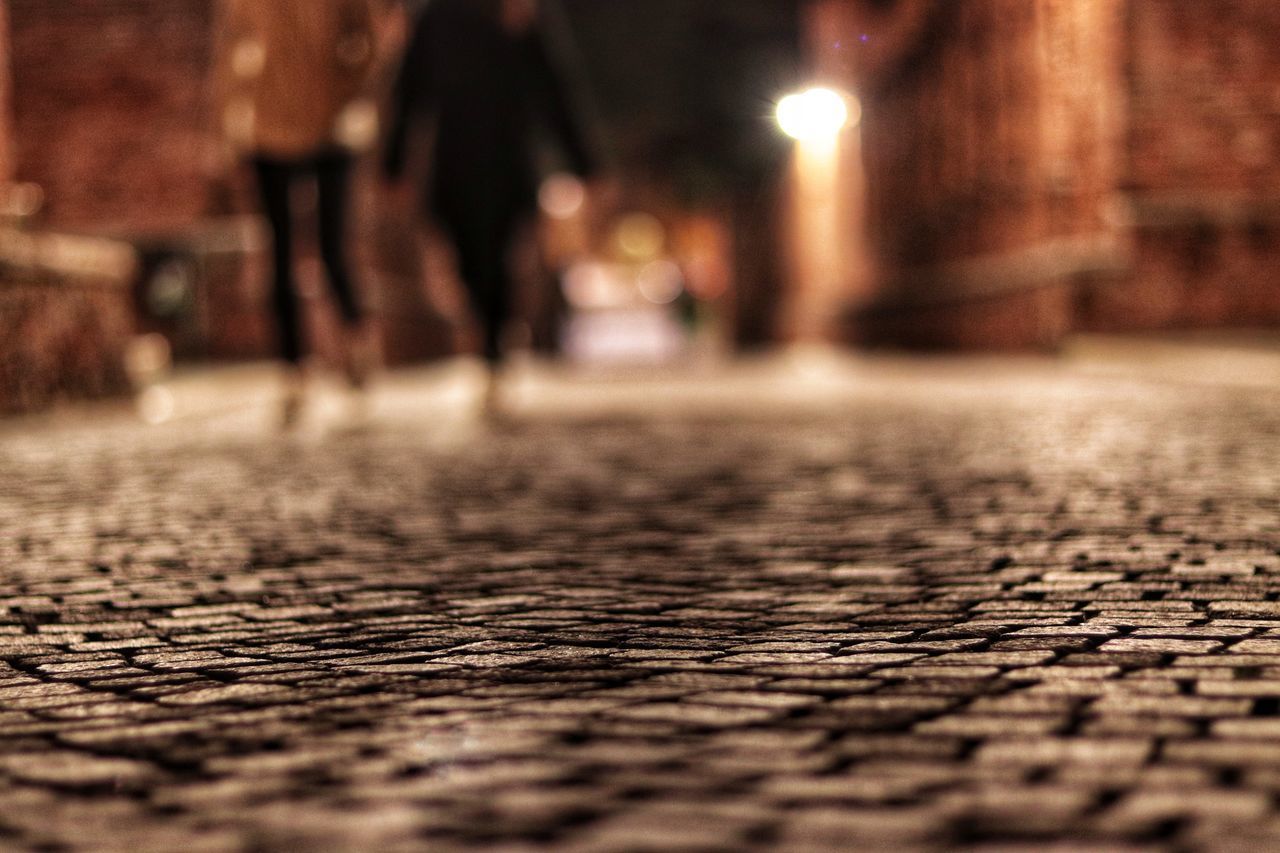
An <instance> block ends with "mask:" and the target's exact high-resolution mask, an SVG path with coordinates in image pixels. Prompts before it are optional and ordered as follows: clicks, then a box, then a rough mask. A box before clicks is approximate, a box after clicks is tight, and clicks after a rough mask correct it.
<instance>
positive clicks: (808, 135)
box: [777, 86, 862, 345]
mask: <svg viewBox="0 0 1280 853" xmlns="http://www.w3.org/2000/svg"><path fill="white" fill-rule="evenodd" d="M861 118H862V108H861V105H860V104H859V103H858V99H857V98H855V97H854V96H852V95H848V94H845V93H842V92H839V91H837V90H835V89H828V88H824V87H822V86H814V87H811V88H809V89H806V90H804V91H802V92H797V93H795V94H792V95H787V96H786V97H785V98H783V99H782V100H781V101H779V102H778V109H777V122H778V126H779V127H780V128H782V132H783V133H785V134H786V135H787V136H789V137H791V138H792V139H794V140H795V141H796V145H795V151H794V152H793V155H792V179H791V182H790V187H791V191H790V196H791V203H790V208H791V210H790V215H789V217H788V219H789V220H790V223H789V228H788V232H789V233H788V242H789V243H790V246H791V252H790V255H791V258H790V264H791V278H792V281H793V284H792V287H791V289H790V293H789V298H788V299H787V300H786V307H785V308H784V318H783V330H784V331H783V334H784V335H785V336H786V337H787V338H788V339H790V340H791V341H792V342H793V343H797V344H802V345H810V344H816V345H821V344H822V343H824V342H825V341H827V340H829V339H830V337H831V335H832V334H833V329H834V327H835V323H836V319H835V318H836V315H837V314H838V312H839V310H840V305H841V302H842V300H843V295H844V288H845V286H846V283H847V280H848V277H847V275H846V268H847V266H848V264H847V262H848V256H849V253H848V249H847V246H846V244H847V243H848V242H849V240H850V239H851V238H850V234H849V232H848V231H847V230H846V228H845V226H846V224H847V222H846V215H847V213H848V211H849V209H850V207H849V205H850V199H848V198H845V197H844V193H846V192H847V191H849V190H850V189H851V187H852V184H851V180H852V179H853V177H854V176H855V175H856V174H857V173H856V172H855V171H852V170H855V169H857V168H858V167H859V163H858V155H857V148H856V146H857V144H858V140H857V135H856V134H852V133H851V134H843V131H844V130H845V129H846V128H849V127H856V126H857V125H858V123H859V122H860V120H861ZM842 134H843V135H842Z"/></svg>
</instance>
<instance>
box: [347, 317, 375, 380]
mask: <svg viewBox="0 0 1280 853" xmlns="http://www.w3.org/2000/svg"><path fill="white" fill-rule="evenodd" d="M346 344H347V348H346V360H345V363H344V365H343V368H344V372H345V373H346V376H347V382H348V384H350V385H351V387H352V388H353V389H355V390H356V391H364V390H365V389H367V388H368V387H369V381H370V380H371V379H372V378H373V374H374V371H376V370H377V366H378V361H379V359H378V341H377V337H376V333H375V330H374V327H373V325H372V324H371V323H368V322H365V323H361V324H360V325H358V326H354V327H352V328H350V329H348V331H347V340H346Z"/></svg>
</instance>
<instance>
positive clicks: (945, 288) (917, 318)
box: [849, 234, 1131, 350]
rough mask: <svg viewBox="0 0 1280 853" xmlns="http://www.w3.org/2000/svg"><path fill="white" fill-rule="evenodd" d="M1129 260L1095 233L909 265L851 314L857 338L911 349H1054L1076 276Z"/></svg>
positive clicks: (1066, 325) (1106, 273)
mask: <svg viewBox="0 0 1280 853" xmlns="http://www.w3.org/2000/svg"><path fill="white" fill-rule="evenodd" d="M1130 263H1131V260H1130V256H1129V251H1128V249H1127V247H1126V246H1125V245H1124V244H1123V243H1122V242H1121V241H1120V240H1119V239H1118V238H1116V237H1115V236H1113V235H1109V234H1090V235H1085V236H1081V237H1070V238H1061V239H1057V240H1052V241H1047V242H1044V243H1040V244H1037V245H1035V246H1030V247H1028V248H1025V249H1020V250H1017V251H1014V252H1007V253H1002V254H992V255H986V256H982V257H978V258H972V259H967V260H964V261H959V262H955V263H951V264H946V265H941V266H937V267H931V268H922V269H916V270H910V271H907V272H905V273H903V274H901V275H899V276H897V277H896V278H894V279H891V280H890V281H888V282H887V283H886V285H885V292H884V293H883V294H882V295H881V296H880V297H879V298H878V299H877V300H875V301H874V302H872V303H871V304H869V305H866V306H864V307H862V308H861V309H859V310H856V311H855V312H854V313H853V315H852V316H851V317H850V318H849V319H850V324H851V326H852V329H853V337H854V339H855V340H857V341H858V342H860V343H869V344H887V345H894V346H906V347H911V348H944V349H978V350H981V349H1052V348H1054V347H1056V346H1057V345H1058V344H1059V343H1060V342H1061V340H1062V338H1063V337H1064V336H1065V335H1066V333H1067V332H1068V331H1069V330H1070V327H1071V322H1072V317H1073V313H1074V312H1073V308H1072V292H1073V289H1074V285H1075V283H1076V282H1078V281H1080V280H1082V279H1099V278H1109V277H1112V276H1118V275H1122V274H1123V273H1124V272H1126V271H1127V270H1128V269H1129V266H1130Z"/></svg>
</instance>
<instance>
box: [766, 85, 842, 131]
mask: <svg viewBox="0 0 1280 853" xmlns="http://www.w3.org/2000/svg"><path fill="white" fill-rule="evenodd" d="M860 116H861V108H860V107H859V106H858V105H857V102H856V100H855V99H854V98H852V97H850V96H848V95H843V94H841V93H839V92H836V91H835V90H833V89H826V88H823V87H820V86H819V87H814V88H812V89H808V90H806V91H804V92H800V93H798V94H794V95H787V96H786V97H785V98H783V99H782V100H781V101H780V102H779V103H778V112H777V118H778V126H779V127H781V128H782V132H783V133H785V134H786V135H787V136H790V137H791V138H792V139H796V140H800V141H802V142H808V141H817V140H822V139H832V138H834V137H835V136H837V135H838V134H839V133H840V131H842V130H844V128H845V127H847V126H848V125H850V124H856V123H857V121H858V119H859V118H860Z"/></svg>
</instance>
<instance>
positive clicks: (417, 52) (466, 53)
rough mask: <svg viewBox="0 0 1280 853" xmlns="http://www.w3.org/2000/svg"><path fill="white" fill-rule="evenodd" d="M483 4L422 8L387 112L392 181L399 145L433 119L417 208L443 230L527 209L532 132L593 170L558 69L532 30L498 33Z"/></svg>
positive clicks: (470, 0) (574, 164)
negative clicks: (426, 179) (425, 181)
mask: <svg viewBox="0 0 1280 853" xmlns="http://www.w3.org/2000/svg"><path fill="white" fill-rule="evenodd" d="M496 6H497V4H496V3H494V2H492V1H491V0H432V2H430V3H429V4H428V6H427V8H426V10H425V11H424V12H423V13H422V14H421V15H420V16H419V18H418V21H417V23H416V25H415V27H414V31H413V35H412V37H411V39H410V42H409V47H408V50H407V51H406V53H405V57H404V61H403V65H402V67H401V69H400V74H399V77H398V80H397V84H396V88H395V95H394V102H393V105H392V114H391V127H390V135H389V138H388V142H387V149H386V158H385V161H384V168H385V171H386V173H387V175H388V177H392V178H396V177H400V176H401V175H402V174H403V172H404V168H405V160H406V151H407V149H408V147H409V146H408V137H409V136H410V134H411V132H413V131H414V130H415V128H416V129H425V127H426V126H427V124H428V120H434V128H435V132H434V143H433V145H434V147H433V162H432V169H431V178H430V183H429V186H428V189H427V193H426V196H425V201H426V203H427V205H428V207H429V209H430V212H431V213H432V214H434V215H435V216H437V217H439V218H440V219H442V220H443V221H444V222H445V223H446V224H449V223H456V222H459V221H460V220H461V221H462V222H468V223H474V222H477V220H478V221H482V222H489V221H494V219H495V218H509V217H514V216H519V215H521V214H523V213H526V212H528V211H530V210H532V209H533V208H534V205H535V203H536V199H537V187H538V179H539V177H540V176H539V174H538V170H537V168H536V164H535V160H536V148H537V141H538V135H537V131H538V129H539V127H540V126H542V127H544V128H545V130H546V131H549V134H550V137H551V138H552V139H553V140H554V141H555V142H557V143H558V145H559V147H560V148H561V149H562V151H563V154H564V156H565V158H566V160H567V164H566V165H567V166H568V167H569V168H570V169H572V170H573V171H575V172H577V173H578V174H580V175H584V176H585V175H589V174H590V173H591V172H592V171H593V170H594V163H593V159H592V156H591V153H590V151H589V148H588V145H587V141H586V138H585V136H584V133H583V129H582V127H581V126H580V124H579V122H578V120H577V116H576V115H575V113H574V111H573V109H572V108H571V106H570V102H569V97H568V92H567V90H566V86H565V83H564V78H563V76H562V74H561V73H560V69H559V68H558V67H557V66H556V65H555V62H554V59H553V57H552V55H551V52H550V51H549V49H548V47H547V42H546V38H545V35H544V33H543V32H541V31H540V30H539V29H538V28H537V27H533V28H530V29H528V30H526V31H524V32H522V33H513V32H508V31H507V30H505V29H504V28H503V27H502V25H501V24H500V23H499V19H498V15H497V14H496V11H495V9H496Z"/></svg>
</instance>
